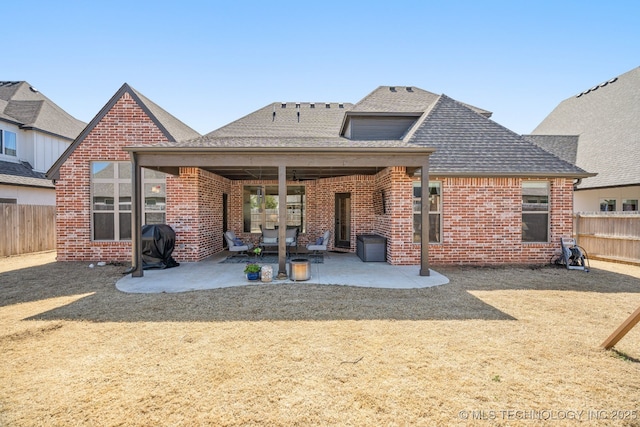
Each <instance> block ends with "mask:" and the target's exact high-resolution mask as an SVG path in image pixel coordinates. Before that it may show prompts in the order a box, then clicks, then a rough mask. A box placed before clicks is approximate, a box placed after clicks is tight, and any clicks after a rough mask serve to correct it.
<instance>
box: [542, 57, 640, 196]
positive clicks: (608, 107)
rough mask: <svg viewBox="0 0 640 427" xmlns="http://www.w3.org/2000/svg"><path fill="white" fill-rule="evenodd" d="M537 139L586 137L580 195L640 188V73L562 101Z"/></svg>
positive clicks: (580, 157)
mask: <svg viewBox="0 0 640 427" xmlns="http://www.w3.org/2000/svg"><path fill="white" fill-rule="evenodd" d="M532 134H533V135H580V139H579V141H578V149H577V153H576V165H577V166H579V167H581V168H583V169H586V170H588V171H590V172H597V173H598V175H597V176H595V177H592V178H587V179H584V180H583V181H582V184H581V185H580V186H579V188H580V189H586V188H596V187H608V186H620V185H634V184H640V67H637V68H634V69H633V70H631V71H629V72H627V73H625V74H622V75H620V76H619V77H617V78H613V79H611V80H608V81H607V82H603V83H601V84H599V85H596V86H593V87H592V88H591V89H589V90H587V91H584V92H582V93H580V94H578V95H577V96H572V97H571V98H568V99H565V100H564V101H562V102H561V103H560V104H559V105H558V106H557V107H556V108H555V109H554V110H553V111H552V112H551V113H550V114H549V115H548V116H547V117H546V118H545V119H544V120H543V121H542V122H541V123H540V124H539V125H538V126H537V127H536V128H535V129H534V130H533V132H532Z"/></svg>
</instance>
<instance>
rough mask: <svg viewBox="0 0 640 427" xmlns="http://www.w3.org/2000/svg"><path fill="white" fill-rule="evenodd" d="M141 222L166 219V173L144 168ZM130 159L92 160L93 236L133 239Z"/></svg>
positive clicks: (95, 238) (99, 238) (162, 221)
mask: <svg viewBox="0 0 640 427" xmlns="http://www.w3.org/2000/svg"><path fill="white" fill-rule="evenodd" d="M142 172H143V174H142V188H143V191H144V204H143V207H142V218H143V220H142V222H143V223H144V224H162V223H164V222H165V206H166V183H165V174H163V173H162V172H156V171H152V170H147V169H143V170H142ZM131 188H132V187H131V163H129V162H93V163H92V164H91V191H92V221H93V240H116V241H117V240H130V239H131V197H132V191H131Z"/></svg>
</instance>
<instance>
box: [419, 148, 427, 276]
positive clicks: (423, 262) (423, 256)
mask: <svg viewBox="0 0 640 427" xmlns="http://www.w3.org/2000/svg"><path fill="white" fill-rule="evenodd" d="M420 186H421V188H420V190H421V194H420V198H421V201H422V203H421V205H420V216H421V219H422V222H421V227H420V229H421V233H420V276H429V157H428V156H425V160H424V164H423V165H422V170H421V171H420Z"/></svg>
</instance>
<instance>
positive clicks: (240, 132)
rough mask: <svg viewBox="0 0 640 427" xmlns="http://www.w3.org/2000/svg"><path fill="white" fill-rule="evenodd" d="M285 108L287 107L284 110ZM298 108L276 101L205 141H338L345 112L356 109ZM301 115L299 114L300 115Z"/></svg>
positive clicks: (334, 106)
mask: <svg viewBox="0 0 640 427" xmlns="http://www.w3.org/2000/svg"><path fill="white" fill-rule="evenodd" d="M283 105H285V108H283V107H282V106H283ZM298 105H299V106H300V107H299V108H296V103H295V102H277V103H273V104H269V105H266V106H264V107H262V108H261V109H259V110H257V111H254V112H253V113H251V114H248V115H246V116H244V117H242V118H240V119H238V120H236V121H234V122H231V123H229V124H228V125H226V126H223V127H221V128H219V129H216V130H214V131H213V132H210V133H208V134H206V135H205V136H204V137H203V139H212V138H221V137H227V138H228V137H232V138H238V137H257V138H273V137H281V138H282V137H284V138H293V137H298V138H307V137H308V138H335V137H337V136H338V132H339V129H340V125H341V124H342V120H343V118H344V114H345V111H347V110H348V109H350V108H351V107H353V104H337V103H329V104H327V103H324V102H316V103H311V102H300V103H298ZM327 105H329V108H327ZM341 105H342V107H341ZM312 106H313V107H312ZM274 113H275V114H274ZM298 113H300V114H299V115H298Z"/></svg>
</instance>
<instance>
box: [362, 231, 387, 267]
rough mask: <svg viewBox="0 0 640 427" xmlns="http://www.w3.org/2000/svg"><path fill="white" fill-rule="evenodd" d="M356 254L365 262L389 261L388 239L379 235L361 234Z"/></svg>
mask: <svg viewBox="0 0 640 427" xmlns="http://www.w3.org/2000/svg"><path fill="white" fill-rule="evenodd" d="M356 254H357V255H358V256H359V257H360V259H361V260H362V261H364V262H386V261H387V238H386V237H384V236H378V235H377V234H361V235H359V236H358V237H357V240H356Z"/></svg>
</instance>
